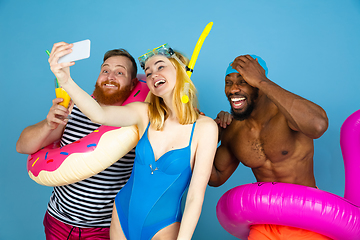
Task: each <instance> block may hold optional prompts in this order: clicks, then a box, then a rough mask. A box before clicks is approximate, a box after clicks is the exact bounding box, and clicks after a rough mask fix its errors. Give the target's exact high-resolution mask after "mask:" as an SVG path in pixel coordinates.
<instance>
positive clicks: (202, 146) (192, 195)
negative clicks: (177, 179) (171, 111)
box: [177, 116, 218, 240]
mask: <svg viewBox="0 0 360 240" xmlns="http://www.w3.org/2000/svg"><path fill="white" fill-rule="evenodd" d="M196 128H197V129H196V136H197V148H196V151H195V154H194V157H195V162H194V168H193V174H192V178H191V182H190V186H189V190H188V194H187V197H186V204H185V209H184V215H183V218H182V220H181V225H180V230H179V235H178V238H177V239H178V240H180V239H191V237H192V235H193V233H194V230H195V227H196V224H197V222H198V220H199V217H200V213H201V208H202V204H203V201H204V196H205V190H206V186H207V184H208V181H209V178H210V173H211V169H212V166H213V160H214V155H215V151H216V146H217V138H218V128H217V125H216V123H215V122H214V120H212V119H211V118H208V117H203V116H200V118H199V120H198V121H197V123H196ZM194 136H195V135H194Z"/></svg>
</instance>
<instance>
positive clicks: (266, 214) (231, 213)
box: [216, 110, 360, 240]
mask: <svg viewBox="0 0 360 240" xmlns="http://www.w3.org/2000/svg"><path fill="white" fill-rule="evenodd" d="M340 145H341V150H342V154H343V158H344V164H345V196H344V198H342V197H340V196H338V195H335V194H332V193H329V192H325V191H322V190H319V189H314V188H310V187H306V186H301V185H295V184H288V183H270V182H267V183H252V184H246V185H241V186H238V187H235V188H233V189H230V190H229V191H227V192H226V193H225V194H224V195H223V196H222V197H221V198H220V200H219V202H218V204H217V207H216V213H217V217H218V220H219V222H220V224H221V226H222V227H223V228H224V229H225V230H226V231H228V232H229V233H230V234H232V235H234V236H235V237H237V238H240V239H247V237H248V234H249V227H250V225H254V224H276V225H286V226H291V227H297V228H302V229H307V230H310V231H313V232H317V233H320V234H323V235H325V236H328V237H330V238H332V239H344V240H345V239H346V240H359V239H360V208H359V206H360V191H359V187H358V183H359V180H360V178H359V177H360V161H359V158H360V110H358V111H356V112H355V113H353V114H352V115H350V116H349V117H348V118H347V119H346V120H345V122H344V123H343V125H342V127H341V132H340Z"/></svg>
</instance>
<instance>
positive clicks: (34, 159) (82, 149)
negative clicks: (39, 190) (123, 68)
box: [27, 75, 149, 186]
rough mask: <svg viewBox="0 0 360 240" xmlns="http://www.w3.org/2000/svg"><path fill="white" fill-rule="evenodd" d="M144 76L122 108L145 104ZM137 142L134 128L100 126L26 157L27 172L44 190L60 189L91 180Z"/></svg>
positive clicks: (147, 90)
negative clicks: (51, 187)
mask: <svg viewBox="0 0 360 240" xmlns="http://www.w3.org/2000/svg"><path fill="white" fill-rule="evenodd" d="M141 78H142V79H145V78H144V75H138V79H139V82H138V83H137V85H136V86H135V88H134V89H133V90H132V92H131V94H130V96H129V97H128V98H127V99H126V101H125V102H124V103H123V105H126V104H128V103H130V102H135V101H145V99H146V97H147V95H148V92H149V89H148V87H147V85H146V82H145V81H144V80H141ZM138 141H139V133H138V129H137V127H136V126H130V127H122V128H118V127H110V126H104V125H102V126H100V127H99V128H98V129H96V130H95V131H94V132H92V133H90V134H89V135H87V136H85V137H83V138H81V139H80V140H78V141H75V142H73V143H71V144H68V145H66V146H64V147H58V144H55V143H53V144H50V145H48V146H46V147H45V148H43V149H41V150H39V151H37V152H36V153H34V154H31V155H29V157H28V160H27V170H28V173H29V176H30V178H31V179H33V180H34V181H35V182H37V183H39V184H41V185H45V186H61V185H65V184H71V183H75V182H78V181H81V180H84V179H86V178H88V177H91V176H93V175H95V174H97V173H99V172H101V171H103V170H104V169H106V168H107V167H109V166H111V165H112V164H113V163H115V162H116V161H118V160H119V159H120V158H121V157H123V156H124V155H125V154H126V153H128V152H129V151H130V150H131V149H133V148H134V147H135V146H136V144H137V142H138Z"/></svg>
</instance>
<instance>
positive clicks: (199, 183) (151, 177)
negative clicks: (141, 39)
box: [49, 44, 218, 240]
mask: <svg viewBox="0 0 360 240" xmlns="http://www.w3.org/2000/svg"><path fill="white" fill-rule="evenodd" d="M71 47H72V45H71V44H70V45H68V44H64V45H62V46H60V47H57V48H56V49H53V50H52V53H51V56H50V59H49V62H50V66H51V70H52V71H53V73H54V74H55V76H56V77H57V79H58V81H59V83H60V85H61V86H62V87H63V88H64V89H65V90H66V91H67V92H68V93H69V95H70V96H71V98H72V99H73V101H74V102H75V103H76V104H77V106H78V107H79V108H80V109H81V111H82V112H83V113H85V115H87V116H88V117H89V118H90V119H91V120H92V121H94V122H98V123H101V124H103V125H110V126H118V127H123V126H130V125H135V124H136V125H137V126H138V129H139V134H140V136H141V139H140V141H139V143H138V145H137V147H136V158H135V162H134V168H133V172H132V175H131V177H130V179H129V181H128V183H127V184H126V185H125V186H124V187H123V189H122V190H121V191H120V192H119V193H118V195H117V197H116V198H115V204H114V209H113V216H112V222H111V227H110V237H111V239H128V240H140V239H141V240H142V239H154V240H155V239H166V240H169V239H191V237H192V235H193V232H194V230H195V227H196V224H197V222H198V219H199V217H200V213H201V208H202V204H203V199H204V195H205V189H206V186H207V183H208V181H209V177H210V173H211V169H212V164H213V159H214V155H215V151H216V146H217V134H218V129H217V125H216V123H215V122H214V121H213V120H212V119H211V118H209V117H205V116H201V115H199V114H198V112H197V111H196V106H197V100H196V95H195V86H194V85H193V83H192V82H191V80H190V79H189V77H188V76H187V74H186V70H185V69H186V64H187V62H186V60H185V58H184V57H183V56H182V55H181V54H179V53H177V52H174V51H173V50H172V49H171V48H170V47H169V46H168V45H167V44H164V45H162V46H160V47H158V48H156V49H154V50H153V51H151V52H148V53H147V54H144V55H143V56H141V57H140V58H139V60H140V65H141V66H142V67H143V69H144V71H145V75H146V83H147V86H148V87H149V89H150V92H151V96H150V103H143V102H134V103H130V104H128V105H126V106H121V107H119V106H107V107H101V106H100V105H99V104H97V102H96V101H94V100H93V99H92V98H91V96H89V95H88V94H87V93H85V92H84V91H83V90H82V89H81V88H79V87H78V86H77V85H76V84H75V82H74V81H73V80H72V78H71V76H70V74H69V70H68V68H69V67H70V66H72V65H74V63H73V62H70V63H61V64H58V63H57V61H58V59H59V58H60V57H61V56H64V55H66V54H68V53H69V52H71ZM183 95H186V96H187V97H188V98H189V101H188V102H187V103H183V102H181V100H180V99H181V97H182V96H183ZM187 187H188V193H187V197H186V203H185V208H184V212H183V215H182V213H181V199H182V195H183V193H184V191H185V190H186V189H187Z"/></svg>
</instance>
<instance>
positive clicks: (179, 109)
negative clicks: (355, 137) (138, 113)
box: [149, 51, 199, 131]
mask: <svg viewBox="0 0 360 240" xmlns="http://www.w3.org/2000/svg"><path fill="white" fill-rule="evenodd" d="M175 54H176V56H177V57H178V58H179V59H180V60H181V61H182V62H183V64H185V65H187V64H188V59H187V58H186V57H184V56H183V55H182V54H180V53H179V52H176V51H175ZM169 60H170V62H171V63H172V64H173V65H174V67H175V69H176V84H175V87H174V95H173V100H172V104H173V107H174V109H175V114H176V117H177V118H178V120H179V123H180V124H182V125H185V124H192V123H194V122H195V121H196V120H197V119H198V118H199V113H198V112H197V111H196V110H195V108H197V107H198V101H197V96H196V88H195V85H194V84H193V82H192V81H191V80H190V78H189V77H188V75H187V73H186V71H185V69H184V67H183V66H181V64H180V63H179V62H178V61H177V60H175V59H174V58H169ZM185 83H189V92H188V93H187V94H188V97H189V101H188V102H187V103H182V102H181V96H182V93H183V89H184V85H185ZM168 117H169V109H168V107H167V106H166V104H165V102H164V100H163V99H162V98H160V97H157V96H155V95H154V94H152V93H150V105H149V118H150V124H151V125H152V126H154V127H155V129H156V130H157V131H159V130H161V129H162V128H163V126H164V122H165V120H166V119H167V118H168Z"/></svg>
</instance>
